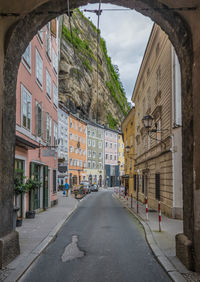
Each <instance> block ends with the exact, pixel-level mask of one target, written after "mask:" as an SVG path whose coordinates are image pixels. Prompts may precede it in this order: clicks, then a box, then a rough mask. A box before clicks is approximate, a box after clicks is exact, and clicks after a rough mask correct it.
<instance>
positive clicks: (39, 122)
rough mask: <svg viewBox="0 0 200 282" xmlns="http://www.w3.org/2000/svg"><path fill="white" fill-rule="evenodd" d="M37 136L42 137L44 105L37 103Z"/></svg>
mask: <svg viewBox="0 0 200 282" xmlns="http://www.w3.org/2000/svg"><path fill="white" fill-rule="evenodd" d="M35 112H36V132H35V133H36V136H39V137H42V125H43V122H42V105H41V104H39V103H38V102H36V111H35Z"/></svg>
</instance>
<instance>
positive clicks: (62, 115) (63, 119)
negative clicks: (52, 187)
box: [58, 104, 69, 185]
mask: <svg viewBox="0 0 200 282" xmlns="http://www.w3.org/2000/svg"><path fill="white" fill-rule="evenodd" d="M68 128H69V116H68V113H67V112H66V111H65V110H64V108H63V107H62V104H59V109H58V184H59V185H64V184H65V182H66V179H67V180H68V159H69V158H68V143H69V141H68V138H69V134H68Z"/></svg>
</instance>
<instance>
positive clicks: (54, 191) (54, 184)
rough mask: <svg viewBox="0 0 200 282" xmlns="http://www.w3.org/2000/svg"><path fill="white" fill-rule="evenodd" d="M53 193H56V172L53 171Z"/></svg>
mask: <svg viewBox="0 0 200 282" xmlns="http://www.w3.org/2000/svg"><path fill="white" fill-rule="evenodd" d="M53 193H56V170H55V169H54V170H53Z"/></svg>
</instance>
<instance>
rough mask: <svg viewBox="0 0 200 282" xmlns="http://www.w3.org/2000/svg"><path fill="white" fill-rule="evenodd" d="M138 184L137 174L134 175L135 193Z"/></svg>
mask: <svg viewBox="0 0 200 282" xmlns="http://www.w3.org/2000/svg"><path fill="white" fill-rule="evenodd" d="M136 184H137V182H136V174H134V191H136Z"/></svg>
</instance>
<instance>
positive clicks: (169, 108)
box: [132, 25, 182, 218]
mask: <svg viewBox="0 0 200 282" xmlns="http://www.w3.org/2000/svg"><path fill="white" fill-rule="evenodd" d="M180 85H181V79H180V66H179V62H178V59H177V57H176V54H175V52H174V48H173V46H172V45H171V43H170V41H169V39H168V37H167V35H166V34H165V33H164V32H163V31H162V30H161V29H160V27H158V26H157V25H154V26H153V29H152V32H151V35H150V39H149V42H148V45H147V48H146V51H145V55H144V58H143V61H142V64H141V67H140V71H139V74H138V77H137V81H136V85H135V89H134V92H133V96H132V101H133V102H134V103H135V152H136V153H137V155H136V157H135V170H136V172H137V176H136V177H137V181H136V184H137V185H136V186H137V187H136V189H137V191H138V194H139V199H140V200H141V201H144V199H145V197H148V203H149V206H150V207H151V208H153V209H157V207H158V201H160V202H161V210H162V212H164V213H165V214H166V215H168V216H170V217H174V218H182V160H181V158H182V140H181V139H182V138H181V88H180ZM149 115H150V116H151V117H152V118H153V124H152V127H151V128H150V130H149V132H148V130H147V129H146V128H145V127H144V124H143V122H142V120H143V118H144V117H145V118H146V117H148V116H149Z"/></svg>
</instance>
